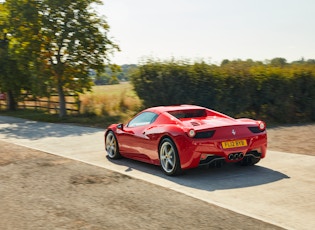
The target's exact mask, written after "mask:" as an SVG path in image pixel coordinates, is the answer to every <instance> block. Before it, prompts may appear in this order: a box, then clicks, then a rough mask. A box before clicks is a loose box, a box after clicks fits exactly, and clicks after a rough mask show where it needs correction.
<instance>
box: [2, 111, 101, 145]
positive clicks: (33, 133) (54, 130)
mask: <svg viewBox="0 0 315 230" xmlns="http://www.w3.org/2000/svg"><path fill="white" fill-rule="evenodd" d="M99 131H101V129H96V128H89V127H81V126H74V125H65V124H55V123H47V122H37V121H30V120H25V119H21V118H13V117H6V116H0V135H3V136H4V138H16V139H29V140H37V139H41V138H45V137H66V136H82V135H84V134H93V133H96V132H99Z"/></svg>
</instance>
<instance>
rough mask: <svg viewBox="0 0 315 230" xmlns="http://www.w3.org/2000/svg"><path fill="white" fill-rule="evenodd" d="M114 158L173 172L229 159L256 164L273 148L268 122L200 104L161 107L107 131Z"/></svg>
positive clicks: (107, 142)
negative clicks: (159, 167) (219, 110)
mask: <svg viewBox="0 0 315 230" xmlns="http://www.w3.org/2000/svg"><path fill="white" fill-rule="evenodd" d="M105 149H106V151H107V154H108V157H109V158H111V159H118V158H121V157H126V158H131V159H135V160H139V161H144V162H147V163H151V164H155V165H161V167H162V169H163V171H164V172H165V173H166V174H167V175H176V174H179V173H181V172H182V170H185V169H189V168H194V167H198V166H199V165H221V164H222V163H224V162H228V163H238V164H240V165H254V164H256V163H258V162H259V161H260V159H261V158H264V157H265V155H266V149H267V134H266V125H265V123H264V122H263V121H256V120H252V119H247V118H241V119H234V118H232V117H229V116H227V115H224V114H222V113H219V112H216V111H214V110H211V109H208V108H204V107H200V106H195V105H179V106H159V107H153V108H148V109H146V110H143V111H142V112H140V113H139V114H137V115H136V116H135V117H134V118H133V119H131V120H130V121H129V122H128V123H127V124H126V125H123V124H113V125H110V126H109V127H108V128H107V129H106V131H105Z"/></svg>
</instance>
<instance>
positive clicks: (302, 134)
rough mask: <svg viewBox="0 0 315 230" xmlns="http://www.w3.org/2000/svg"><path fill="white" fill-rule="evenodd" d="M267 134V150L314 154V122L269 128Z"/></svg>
mask: <svg viewBox="0 0 315 230" xmlns="http://www.w3.org/2000/svg"><path fill="white" fill-rule="evenodd" d="M267 135H268V149H269V150H275V151H281V152H287V153H297V154H305V155H311V156H315V124H306V125H305V124H304V125H288V126H279V127H275V128H270V129H268V130H267Z"/></svg>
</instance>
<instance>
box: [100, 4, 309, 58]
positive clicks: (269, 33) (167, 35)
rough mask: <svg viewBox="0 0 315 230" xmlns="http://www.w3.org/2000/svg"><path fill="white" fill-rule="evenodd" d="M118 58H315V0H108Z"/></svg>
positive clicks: (106, 9)
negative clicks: (117, 46) (118, 47)
mask: <svg viewBox="0 0 315 230" xmlns="http://www.w3.org/2000/svg"><path fill="white" fill-rule="evenodd" d="M103 2H104V5H103V6H101V7H100V8H99V10H100V12H101V14H103V15H105V16H106V18H107V22H108V23H109V25H110V27H111V29H110V33H109V35H110V37H112V38H113V40H114V41H115V42H116V43H118V45H119V46H120V48H121V52H119V53H115V55H114V57H113V58H112V61H113V62H114V63H117V64H131V63H135V64H137V63H139V62H141V61H142V60H145V59H146V58H148V57H151V58H158V59H162V60H165V59H170V58H172V57H174V58H175V59H190V60H200V59H202V60H204V61H206V62H210V63H214V64H219V63H220V62H221V61H222V60H223V59H229V60H233V59H238V58H239V59H242V60H246V59H248V58H251V59H253V60H259V61H264V60H266V59H269V60H270V59H272V58H275V57H283V58H286V59H287V60H288V61H289V62H290V61H294V60H299V59H301V58H302V57H304V58H305V59H315V1H314V0H103Z"/></svg>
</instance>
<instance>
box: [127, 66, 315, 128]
mask: <svg viewBox="0 0 315 230" xmlns="http://www.w3.org/2000/svg"><path fill="white" fill-rule="evenodd" d="M131 80H132V83H133V85H134V88H135V91H136V92H137V94H138V96H139V97H140V98H141V99H142V100H143V103H144V106H145V107H151V106H157V105H173V104H197V105H201V106H205V107H208V108H212V109H215V110H218V111H220V112H223V113H226V114H228V115H230V116H233V117H244V116H246V117H252V118H255V119H264V120H266V121H272V122H278V123H292V122H309V121H315V64H314V63H296V64H286V65H281V66H274V65H271V64H263V63H260V62H252V61H232V62H229V61H228V62H226V63H223V64H221V66H217V65H209V64H206V63H203V62H201V63H194V64H189V63H184V62H174V61H170V62H147V63H145V64H144V65H141V66H139V68H138V71H137V72H135V73H134V74H133V76H132V77H131Z"/></svg>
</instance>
